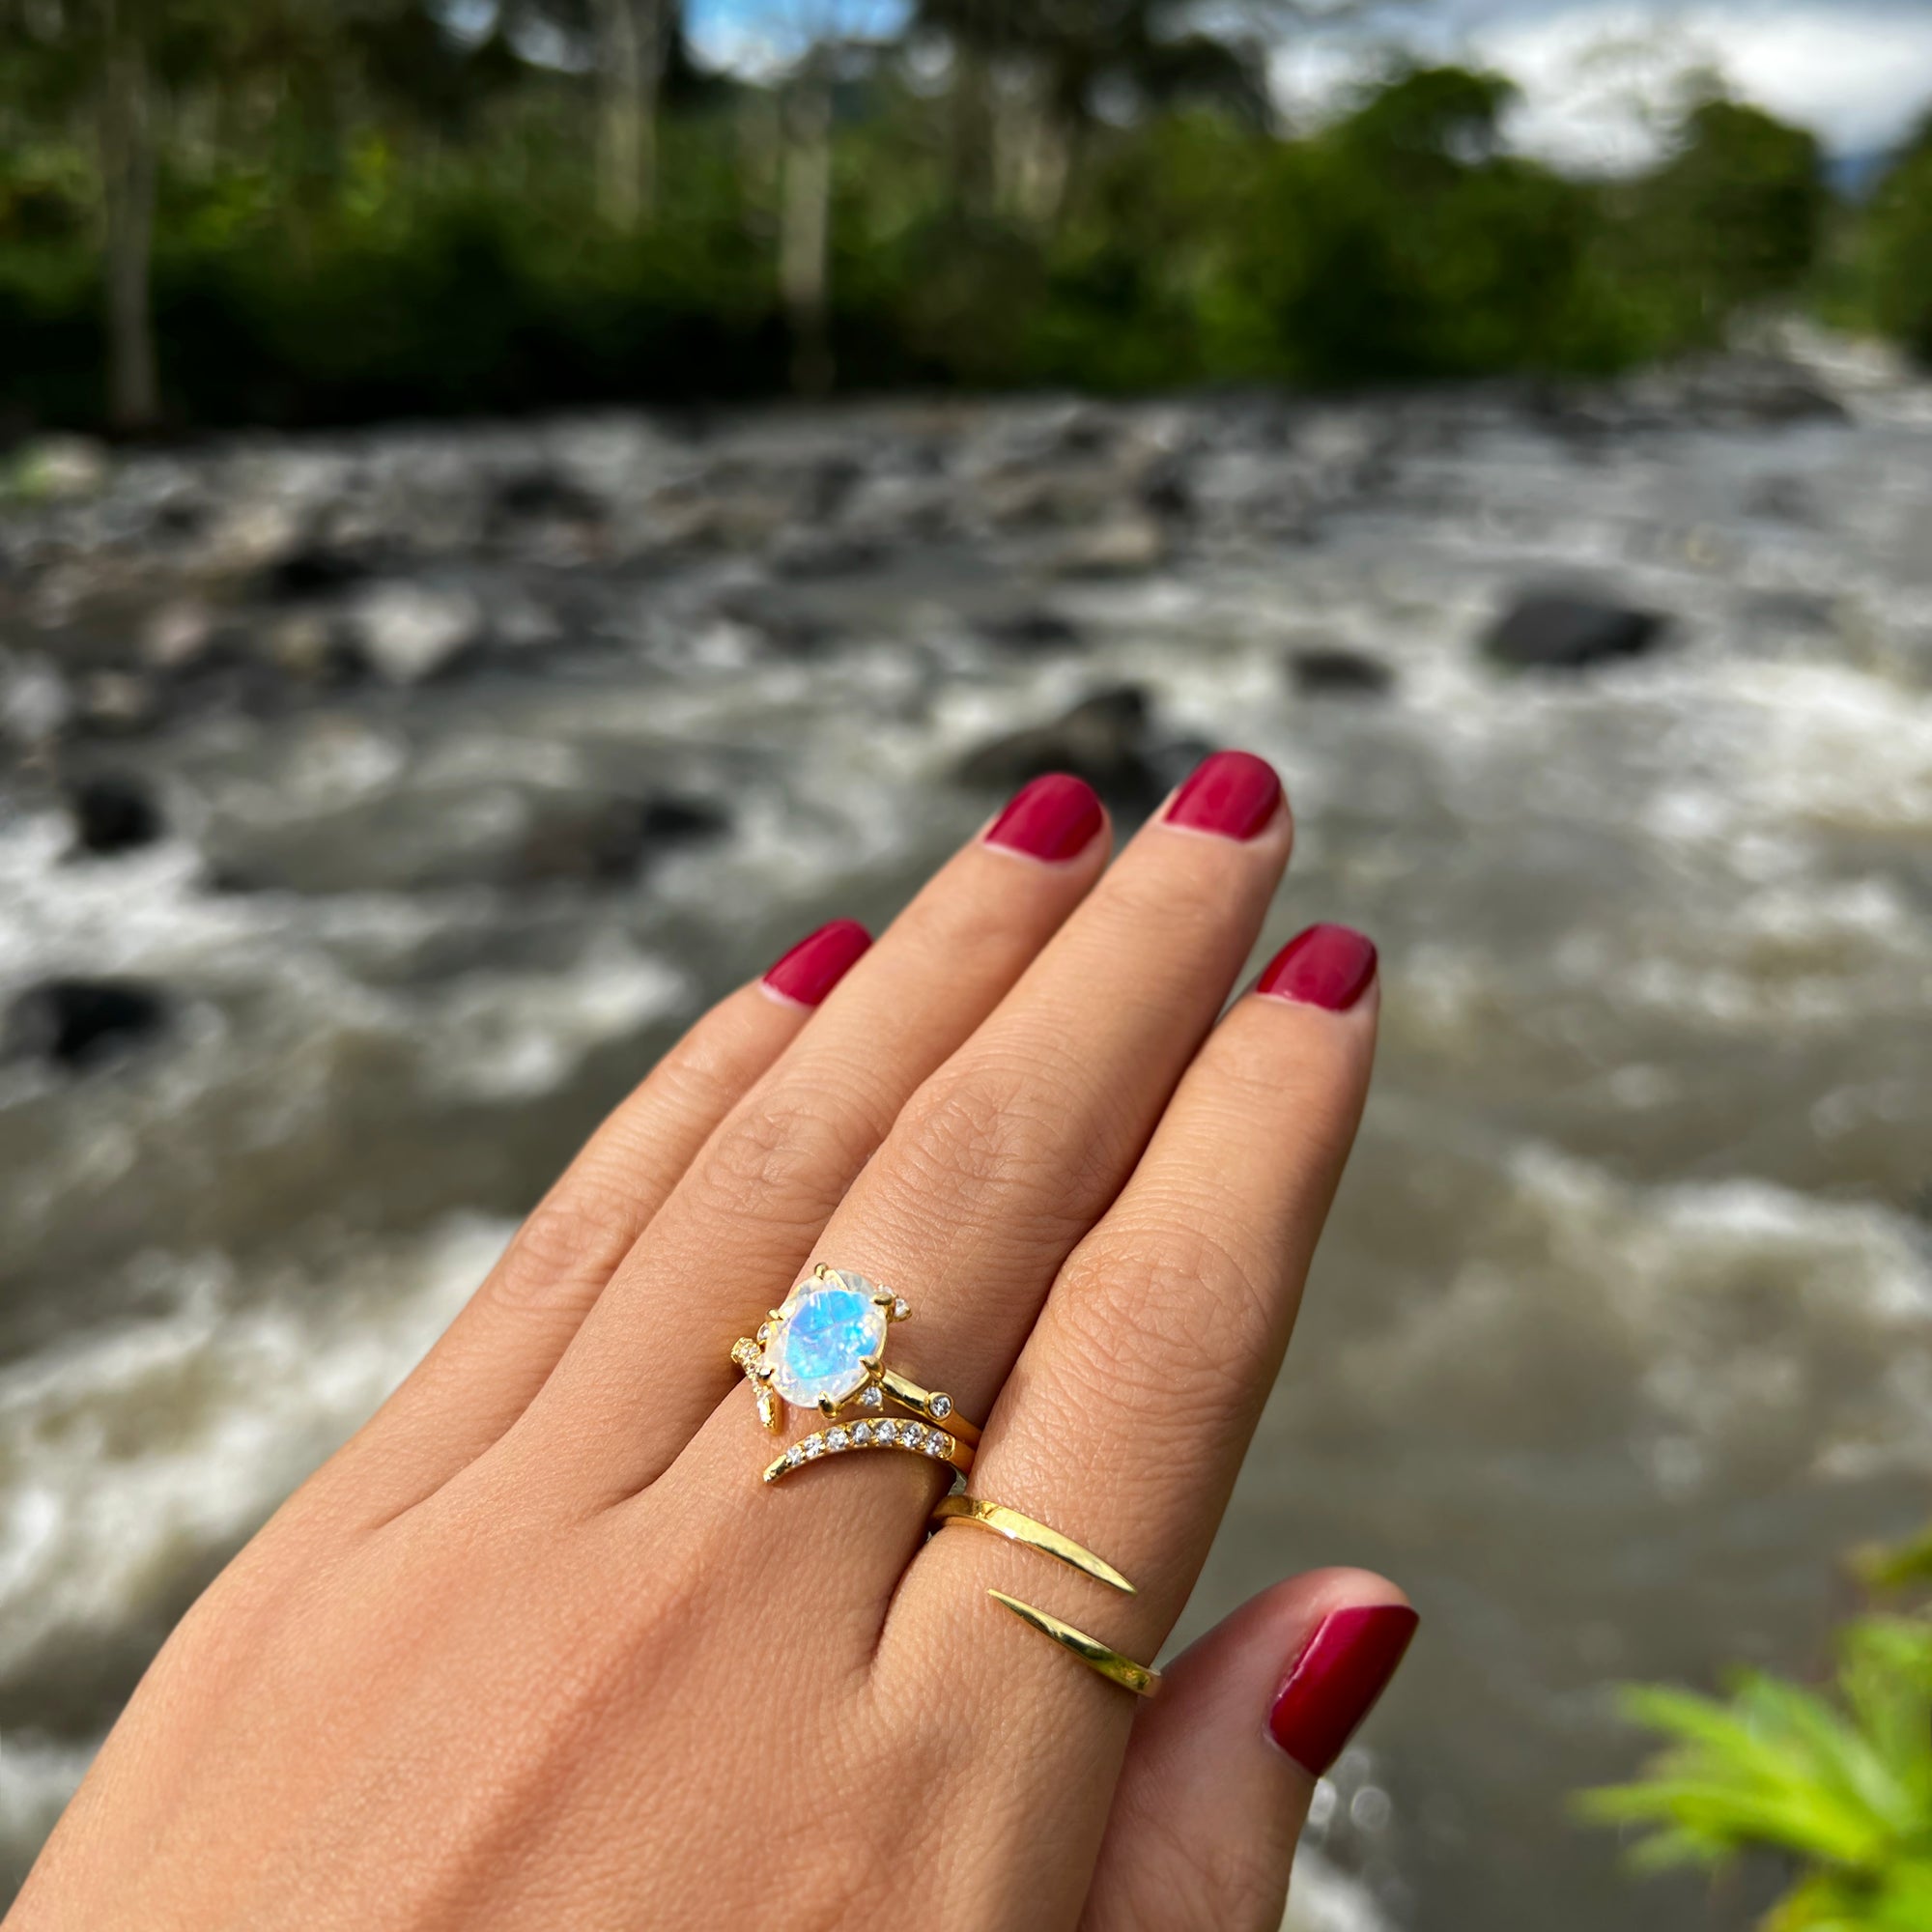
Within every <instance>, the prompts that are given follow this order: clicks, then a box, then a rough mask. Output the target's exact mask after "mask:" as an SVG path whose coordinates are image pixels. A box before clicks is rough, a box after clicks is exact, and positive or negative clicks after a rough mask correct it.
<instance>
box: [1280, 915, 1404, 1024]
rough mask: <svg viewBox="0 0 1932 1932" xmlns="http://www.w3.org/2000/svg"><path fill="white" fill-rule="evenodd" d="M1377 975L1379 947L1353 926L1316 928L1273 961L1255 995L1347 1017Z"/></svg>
mask: <svg viewBox="0 0 1932 1932" xmlns="http://www.w3.org/2000/svg"><path fill="white" fill-rule="evenodd" d="M1375 977H1376V943H1375V941H1374V940H1373V939H1370V938H1369V937H1367V935H1366V934H1363V933H1359V932H1357V931H1356V930H1355V929H1354V928H1353V927H1352V926H1348V925H1311V926H1310V927H1309V928H1308V930H1307V931H1306V932H1297V933H1296V934H1295V935H1294V937H1293V939H1291V940H1290V941H1289V942H1288V944H1287V945H1286V946H1284V947H1283V948H1282V949H1281V951H1280V952H1277V953H1276V954H1275V955H1274V957H1273V958H1272V959H1270V960H1269V961H1268V963H1267V966H1266V968H1265V969H1264V971H1263V973H1262V976H1261V978H1260V979H1259V980H1256V981H1255V991H1256V992H1258V993H1265V994H1266V995H1267V996H1268V998H1269V999H1272V1000H1294V1001H1297V1002H1299V1004H1300V1005H1302V1006H1304V1007H1324V1008H1326V1009H1327V1010H1328V1011H1329V1012H1331V1013H1346V1012H1347V1011H1348V1010H1349V1009H1350V1007H1352V1006H1353V1005H1354V1004H1355V1002H1356V1001H1357V1000H1359V999H1360V998H1361V997H1362V995H1363V994H1364V993H1366V992H1367V991H1368V990H1369V988H1370V986H1371V985H1373V984H1374V983H1375Z"/></svg>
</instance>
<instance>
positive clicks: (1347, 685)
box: [1288, 644, 1395, 697]
mask: <svg viewBox="0 0 1932 1932" xmlns="http://www.w3.org/2000/svg"><path fill="white" fill-rule="evenodd" d="M1288 670H1289V675H1290V677H1291V678H1293V681H1294V688H1295V690H1296V691H1298V692H1299V693H1300V694H1301V696H1303V697H1386V696H1388V694H1389V693H1390V692H1391V691H1393V690H1394V689H1395V672H1394V671H1392V670H1391V669H1390V668H1388V666H1387V665H1385V664H1383V663H1382V661H1381V659H1379V658H1372V657H1370V656H1369V655H1368V653H1367V652H1366V651H1351V650H1346V649H1344V648H1343V647H1342V646H1340V645H1337V644H1311V645H1308V646H1306V647H1305V648H1303V649H1301V650H1297V651H1292V652H1291V653H1290V654H1289V660H1288Z"/></svg>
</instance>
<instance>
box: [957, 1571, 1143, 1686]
mask: <svg viewBox="0 0 1932 1932" xmlns="http://www.w3.org/2000/svg"><path fill="white" fill-rule="evenodd" d="M986 1594H987V1596H989V1597H991V1598H992V1600H993V1601H994V1603H996V1604H1004V1605H1006V1606H1007V1608H1008V1609H1009V1610H1010V1611H1012V1613H1013V1615H1014V1616H1016V1617H1018V1618H1019V1620H1020V1622H1021V1623H1023V1624H1030V1625H1032V1627H1033V1628H1034V1629H1035V1630H1037V1631H1038V1632H1039V1634H1041V1635H1042V1636H1049V1637H1051V1638H1052V1639H1053V1640H1054V1642H1055V1643H1057V1644H1059V1645H1060V1647H1061V1648H1062V1649H1063V1650H1070V1651H1071V1652H1072V1653H1073V1655H1074V1656H1075V1657H1077V1658H1078V1659H1079V1660H1080V1662H1082V1663H1084V1664H1085V1665H1086V1666H1087V1668H1088V1669H1089V1670H1094V1671H1098V1672H1099V1674H1100V1675H1101V1676H1102V1677H1104V1678H1106V1679H1107V1681H1108V1682H1109V1683H1111V1684H1118V1685H1119V1686H1120V1687H1121V1689H1122V1690H1131V1691H1132V1692H1133V1693H1134V1695H1135V1696H1136V1697H1151V1696H1152V1695H1153V1693H1154V1692H1155V1691H1156V1690H1159V1689H1160V1672H1159V1671H1157V1670H1152V1669H1150V1668H1149V1667H1148V1665H1146V1664H1145V1663H1136V1662H1134V1661H1133V1659H1132V1658H1131V1657H1122V1655H1121V1653H1120V1652H1119V1651H1118V1650H1110V1649H1108V1647H1107V1646H1106V1645H1105V1644H1104V1643H1102V1642H1101V1641H1100V1639H1099V1638H1098V1637H1096V1636H1089V1635H1088V1634H1087V1633H1086V1632H1085V1631H1081V1630H1075V1629H1074V1628H1073V1626H1072V1625H1071V1624H1068V1623H1062V1622H1061V1620H1060V1619H1059V1618H1058V1617H1054V1616H1049V1615H1048V1614H1047V1613H1046V1612H1045V1611H1044V1610H1037V1609H1035V1608H1034V1606H1033V1605H1031V1604H1023V1603H1021V1602H1020V1600H1019V1599H1018V1598H1017V1597H1009V1596H1008V1595H1007V1594H1006V1592H1005V1591H1004V1590H988V1591H987V1592H986Z"/></svg>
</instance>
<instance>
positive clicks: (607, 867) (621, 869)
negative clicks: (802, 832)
mask: <svg viewBox="0 0 1932 1932" xmlns="http://www.w3.org/2000/svg"><path fill="white" fill-rule="evenodd" d="M729 825H730V821H729V819H728V818H726V817H725V814H724V812H722V811H720V810H718V808H717V807H716V806H714V805H711V804H709V803H708V802H706V801H705V800H703V799H695V798H682V797H677V796H673V795H669V794H661V795H659V796H657V797H653V798H646V799H623V798H618V799H606V800H604V801H602V802H601V803H600V804H598V805H596V806H594V807H592V808H590V809H589V810H585V811H582V812H577V813H571V814H565V815H562V816H559V817H554V818H552V819H549V820H547V821H546V822H544V823H542V824H540V825H538V826H537V827H536V828H535V829H534V830H533V831H532V832H531V834H530V836H529V837H528V838H526V840H525V841H524V844H523V846H522V848H521V850H520V851H519V852H518V853H517V855H516V858H515V861H514V863H513V864H512V866H511V868H510V870H511V876H512V878H513V879H515V880H517V881H521V882H526V883H527V882H534V881H537V880H555V879H577V880H582V881H584V882H586V883H590V884H597V885H621V884H623V883H625V882H627V881H628V880H631V879H634V878H636V877H637V875H638V874H639V872H640V871H641V870H642V869H643V868H644V867H645V866H647V865H648V864H649V863H650V861H651V860H652V859H654V858H658V857H660V856H662V855H663V854H665V853H667V852H669V851H672V850H674V849H676V848H677V847H679V846H683V845H689V844H693V843H696V842H697V841H699V840H701V839H705V838H717V837H718V836H719V835H720V834H722V833H724V832H725V831H726V830H727V829H728V828H729Z"/></svg>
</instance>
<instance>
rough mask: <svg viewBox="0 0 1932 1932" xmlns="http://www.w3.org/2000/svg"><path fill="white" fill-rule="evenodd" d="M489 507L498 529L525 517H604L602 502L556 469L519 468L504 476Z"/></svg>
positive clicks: (563, 520)
mask: <svg viewBox="0 0 1932 1932" xmlns="http://www.w3.org/2000/svg"><path fill="white" fill-rule="evenodd" d="M490 508H491V511H492V513H493V518H492V521H493V523H494V524H495V525H496V526H497V527H498V528H500V526H502V525H503V524H505V523H517V522H523V521H525V520H529V521H533V522H544V523H559V524H595V523H601V522H602V521H603V518H604V505H603V503H602V502H600V501H599V500H598V498H597V497H593V496H592V495H591V494H590V492H589V491H587V490H585V489H584V488H582V485H580V484H577V483H574V482H572V481H571V479H570V478H569V477H568V476H566V475H564V474H563V472H562V471H561V470H558V469H522V470H518V471H517V472H515V473H514V474H513V475H509V476H506V477H504V478H503V480H502V481H501V482H500V483H498V484H497V489H496V494H495V496H494V497H492V499H491V504H490Z"/></svg>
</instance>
